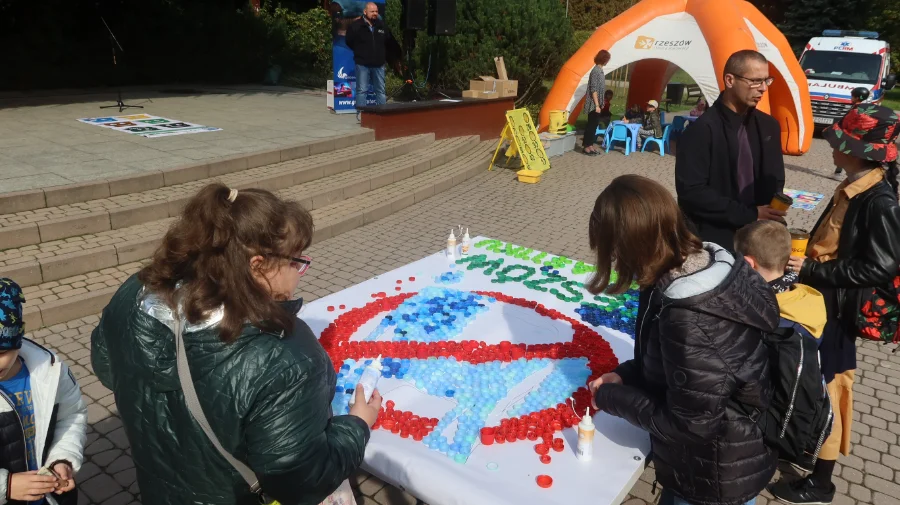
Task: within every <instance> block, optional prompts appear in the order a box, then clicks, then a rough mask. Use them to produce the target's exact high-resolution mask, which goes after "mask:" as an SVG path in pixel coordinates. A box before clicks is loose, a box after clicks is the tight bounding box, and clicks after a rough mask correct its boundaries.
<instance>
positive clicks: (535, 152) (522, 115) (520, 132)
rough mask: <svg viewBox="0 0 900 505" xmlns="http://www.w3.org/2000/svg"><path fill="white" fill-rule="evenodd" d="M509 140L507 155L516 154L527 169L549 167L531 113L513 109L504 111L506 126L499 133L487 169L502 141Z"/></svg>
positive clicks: (545, 168)
mask: <svg viewBox="0 0 900 505" xmlns="http://www.w3.org/2000/svg"><path fill="white" fill-rule="evenodd" d="M506 140H509V141H510V147H509V149H508V150H507V151H506V156H507V157H510V158H511V157H513V156H516V155H518V156H519V157H520V158H521V159H522V166H523V167H524V168H526V169H528V170H537V171H540V172H543V171H545V170H547V169H549V168H550V160H549V159H548V158H547V153H546V152H545V151H544V145H543V144H542V143H541V139H540V137H538V134H537V130H536V129H535V127H534V123H532V122H531V113H529V112H528V110H527V109H513V110H511V111H507V112H506V126H505V127H503V132H502V133H501V134H500V143H499V144H497V149H496V150H495V151H494V157H493V158H491V165H490V166H489V167H488V169H489V170H490V169H493V168H494V160H495V159H496V158H497V153H498V152H499V151H500V146H502V145H503V142H504V141H506Z"/></svg>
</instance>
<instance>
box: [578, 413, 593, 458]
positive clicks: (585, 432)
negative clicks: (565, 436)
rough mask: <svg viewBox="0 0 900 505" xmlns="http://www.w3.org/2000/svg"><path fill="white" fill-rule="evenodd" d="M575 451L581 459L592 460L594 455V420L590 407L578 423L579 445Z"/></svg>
mask: <svg viewBox="0 0 900 505" xmlns="http://www.w3.org/2000/svg"><path fill="white" fill-rule="evenodd" d="M575 452H576V456H577V457H578V459H579V460H580V461H590V460H591V458H592V457H594V420H593V419H591V410H590V408H587V409H585V412H584V417H582V418H581V422H580V423H578V446H577V447H576V449H575Z"/></svg>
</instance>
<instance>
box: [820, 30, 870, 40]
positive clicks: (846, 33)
mask: <svg viewBox="0 0 900 505" xmlns="http://www.w3.org/2000/svg"><path fill="white" fill-rule="evenodd" d="M822 36H823V37H862V38H865V39H877V38H878V32H873V31H868V30H865V31H856V30H824V31H823V32H822Z"/></svg>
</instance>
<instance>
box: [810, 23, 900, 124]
mask: <svg viewBox="0 0 900 505" xmlns="http://www.w3.org/2000/svg"><path fill="white" fill-rule="evenodd" d="M800 66H801V67H802V68H803V71H804V72H806V78H807V80H808V81H809V95H810V98H811V99H812V111H813V122H814V123H815V124H816V126H817V127H818V128H826V127H828V126H831V125H832V124H834V123H835V122H836V121H838V120H840V119H841V118H842V117H844V115H845V114H846V113H847V111H849V110H850V92H851V91H853V89H855V88H859V87H865V88H868V89H869V98H868V100H867V103H881V100H882V98H884V93H885V91H888V90H890V89H892V88H893V87H894V85H895V84H896V83H897V76H896V75H894V74H892V73H890V71H891V46H890V45H889V44H888V43H887V42H885V41H883V40H878V33H877V32H868V31H846V30H825V31H824V32H823V33H822V36H821V37H813V38H812V39H811V40H810V41H809V43H808V44H806V49H804V51H803V54H801V55H800Z"/></svg>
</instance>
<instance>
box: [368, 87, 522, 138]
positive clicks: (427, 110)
mask: <svg viewBox="0 0 900 505" xmlns="http://www.w3.org/2000/svg"><path fill="white" fill-rule="evenodd" d="M513 108H515V98H514V97H509V98H497V99H492V100H481V99H477V98H454V99H450V100H428V101H422V102H395V103H388V104H385V105H370V106H367V107H361V108H360V110H361V111H362V118H361V122H362V127H363V128H371V129H373V130H375V139H376V140H387V139H393V138H398V137H406V136H409V135H418V134H421V133H434V136H435V138H436V139H445V138H450V137H460V136H463V135H479V136H480V137H481V139H482V140H486V139H493V138H498V137H500V132H501V131H503V126H504V125H505V124H506V116H505V114H506V111H508V110H512V109H513Z"/></svg>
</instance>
